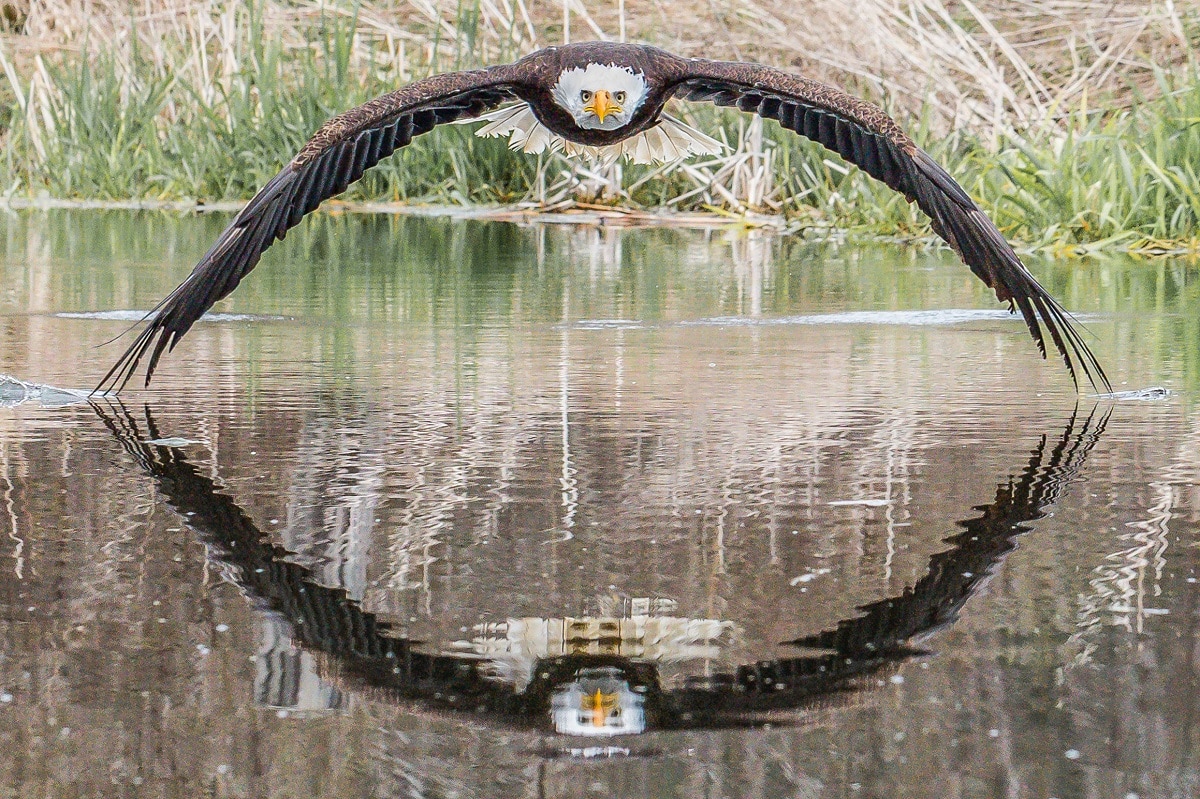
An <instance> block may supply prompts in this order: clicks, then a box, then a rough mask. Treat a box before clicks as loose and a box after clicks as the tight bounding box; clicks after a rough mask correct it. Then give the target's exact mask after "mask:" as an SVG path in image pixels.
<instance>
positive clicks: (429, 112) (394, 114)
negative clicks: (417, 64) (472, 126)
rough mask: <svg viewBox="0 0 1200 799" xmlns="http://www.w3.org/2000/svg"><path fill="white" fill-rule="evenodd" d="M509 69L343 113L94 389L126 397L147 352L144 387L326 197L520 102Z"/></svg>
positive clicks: (441, 82)
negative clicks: (408, 149) (437, 133)
mask: <svg viewBox="0 0 1200 799" xmlns="http://www.w3.org/2000/svg"><path fill="white" fill-rule="evenodd" d="M515 75H517V73H515V72H514V70H513V69H512V67H511V66H503V67H492V68H491V69H486V70H474V71H469V72H451V73H446V74H443V75H434V76H432V77H429V78H425V79H423V80H419V81H416V82H415V83H412V84H409V85H408V86H405V87H404V88H402V89H397V90H396V91H394V92H391V93H389V94H385V95H383V96H381V97H377V98H375V99H374V100H371V101H369V102H367V103H364V104H363V105H360V106H358V107H357V108H352V109H351V110H349V111H347V112H345V113H343V114H339V115H338V116H336V117H333V118H332V119H330V120H329V121H328V122H326V123H325V124H324V125H322V126H321V127H320V129H318V130H317V132H316V133H315V134H313V137H312V138H311V139H309V140H308V143H307V144H305V145H304V147H303V148H302V149H301V150H300V152H299V153H297V154H296V157H295V158H293V159H292V160H291V161H290V162H289V163H288V164H287V166H285V167H284V168H283V170H282V171H281V172H280V173H279V174H278V175H276V176H275V177H274V178H272V179H271V180H270V182H268V183H267V185H266V186H264V187H263V188H262V189H260V190H259V192H258V194H256V195H254V197H253V199H251V200H250V202H248V203H247V204H246V206H245V207H244V208H242V210H241V211H240V212H239V213H238V215H237V216H236V217H234V219H233V221H232V222H231V223H230V224H229V227H227V228H225V231H224V232H223V233H222V234H221V235H220V237H219V238H218V239H217V240H216V242H215V243H214V244H213V245H212V247H211V248H210V249H209V251H208V252H207V253H205V255H204V257H203V258H201V259H200V262H199V263H198V264H196V266H195V268H194V269H193V270H192V273H191V274H190V275H188V276H187V278H186V279H185V280H184V281H183V282H182V283H181V284H179V286H178V288H176V289H175V290H174V291H173V292H171V293H170V294H169V295H168V296H167V297H166V299H164V300H163V301H162V302H160V303H159V304H158V305H157V306H156V307H155V308H154V310H152V311H151V312H150V313H149V314H148V315H147V316H148V317H150V321H149V323H148V324H147V325H146V327H145V328H143V329H142V331H141V332H140V333H139V334H138V337H137V338H136V339H135V340H134V342H133V344H132V345H130V347H129V349H127V350H126V351H125V353H124V354H123V355H122V356H121V358H120V359H119V360H118V361H117V362H116V363H115V364H113V367H112V368H111V369H109V370H108V374H106V375H105V376H104V379H102V380H101V381H100V385H99V386H97V387H96V391H97V392H106V391H109V390H115V391H120V390H121V389H122V388H124V386H125V384H126V383H128V382H129V379H130V378H131V377H133V373H134V372H135V371H136V369H137V366H138V363H139V362H140V361H141V359H142V356H144V355H146V353H147V352H149V362H148V363H147V365H146V384H147V385H149V383H150V377H151V376H152V375H153V374H154V368H155V366H157V365H158V361H159V359H160V358H161V357H162V355H163V353H164V352H166V351H169V350H171V349H174V347H175V345H176V344H178V343H179V340H180V339H181V338H183V335H184V334H185V333H187V331H188V330H189V329H190V328H191V326H192V325H193V324H195V322H196V320H198V319H199V318H200V317H201V316H203V315H204V313H205V312H206V311H207V310H208V309H209V308H211V307H212V306H213V303H215V302H217V300H220V299H221V298H222V297H224V296H226V295H227V294H229V293H230V292H231V291H233V290H234V288H236V287H237V285H238V283H239V282H240V281H241V279H242V278H243V277H245V276H246V274H247V273H248V272H249V271H250V270H251V269H253V268H254V267H255V265H256V264H257V263H258V259H259V258H260V257H261V256H262V253H263V251H264V250H266V249H267V248H268V247H270V246H271V244H272V243H274V242H275V240H276V239H282V238H283V237H284V235H285V234H286V233H287V231H288V230H289V229H290V228H292V227H295V226H296V225H297V224H299V223H300V220H301V219H303V218H304V216H305V215H306V214H308V213H309V212H311V211H313V210H315V209H316V208H317V206H318V205H320V204H321V203H322V202H324V201H325V200H327V199H329V198H330V197H333V196H335V195H337V194H341V193H342V192H343V191H345V190H346V187H347V186H349V185H350V184H351V183H353V182H355V181H356V180H358V179H359V178H360V177H362V175H363V172H365V171H366V170H368V169H370V168H371V167H373V166H375V164H377V163H378V162H379V161H380V160H381V159H383V158H386V157H387V156H389V155H391V154H392V153H393V152H395V151H396V150H398V149H399V148H401V147H404V146H405V145H407V144H408V143H409V142H411V141H412V139H413V137H414V136H418V135H420V134H422V133H426V132H428V131H430V130H433V128H434V127H435V126H437V125H440V124H443V123H446V122H453V121H455V120H458V119H462V118H465V117H472V116H479V115H480V114H482V113H484V112H485V111H488V110H490V109H492V108H495V107H496V106H497V105H499V104H500V103H502V102H504V101H506V100H511V99H515V93H514V91H513V85H512V78H513V77H514V76H515Z"/></svg>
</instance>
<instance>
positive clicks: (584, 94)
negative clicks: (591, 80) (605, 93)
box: [579, 89, 592, 103]
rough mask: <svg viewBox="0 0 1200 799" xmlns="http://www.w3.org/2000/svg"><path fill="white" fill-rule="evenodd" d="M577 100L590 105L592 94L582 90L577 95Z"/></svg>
mask: <svg viewBox="0 0 1200 799" xmlns="http://www.w3.org/2000/svg"><path fill="white" fill-rule="evenodd" d="M579 99H580V100H583V101H584V102H585V103H590V102H591V101H592V93H591V92H589V91H588V90H587V89H584V90H583V91H581V92H580V93H579Z"/></svg>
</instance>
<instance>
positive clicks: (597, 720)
mask: <svg viewBox="0 0 1200 799" xmlns="http://www.w3.org/2000/svg"><path fill="white" fill-rule="evenodd" d="M597 94H599V92H597ZM597 116H599V114H597ZM600 121H601V122H603V121H604V118H603V117H600ZM604 705H605V702H604V694H602V693H600V689H599V688H597V689H596V694H595V695H594V696H593V697H592V726H593V727H603V726H604V718H605V716H607V715H608V714H607V713H605V710H607V708H606V707H605V706H604Z"/></svg>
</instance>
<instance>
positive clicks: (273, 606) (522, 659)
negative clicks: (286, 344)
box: [96, 405, 1108, 737]
mask: <svg viewBox="0 0 1200 799" xmlns="http://www.w3.org/2000/svg"><path fill="white" fill-rule="evenodd" d="M96 409H97V412H98V413H99V414H100V416H101V418H102V419H103V421H104V423H105V424H106V425H107V426H108V427H109V429H110V430H112V432H113V433H114V434H115V435H116V437H117V438H118V440H119V441H120V443H121V444H122V446H123V447H124V448H125V449H126V450H127V451H128V452H129V453H130V454H131V455H132V456H133V457H134V458H135V459H136V460H137V461H138V463H139V464H140V465H141V466H142V467H143V468H144V469H145V470H146V471H147V472H148V473H149V474H150V475H151V476H153V477H154V478H155V479H156V480H157V482H158V485H159V488H160V490H161V491H162V493H163V495H164V496H165V498H166V500H167V502H168V503H169V504H170V505H171V506H172V507H173V508H174V509H175V510H176V512H178V513H179V514H180V516H181V519H182V521H183V522H184V523H185V524H186V525H187V526H188V527H189V528H190V529H192V530H193V531H195V533H196V534H197V535H198V536H199V537H200V539H201V540H202V541H204V542H205V543H206V544H207V545H208V546H209V547H210V552H211V555H212V557H213V558H215V559H216V560H217V561H218V562H219V563H220V565H221V566H222V567H224V568H223V570H224V572H225V573H226V574H227V575H228V576H229V577H230V579H232V580H233V581H234V582H235V583H236V584H237V585H238V586H239V587H240V588H241V589H242V590H243V591H244V592H245V594H246V595H247V596H248V597H249V598H250V599H251V600H252V601H254V602H255V603H256V604H258V605H259V606H260V607H262V608H263V609H265V610H267V611H270V612H271V613H272V614H276V615H277V617H278V618H280V619H282V620H283V621H286V622H287V623H288V624H289V625H290V627H291V629H292V639H293V642H294V643H295V644H297V645H299V646H300V647H301V648H303V649H304V650H306V651H307V652H309V653H312V655H314V656H315V657H316V658H317V659H318V660H319V661H320V662H321V664H322V666H323V668H324V669H326V670H327V671H328V672H331V673H334V674H336V675H337V677H338V682H339V684H340V685H341V686H342V687H344V688H346V689H349V690H368V691H370V693H371V694H372V695H373V696H374V697H376V698H387V699H390V700H391V701H395V702H399V703H404V704H412V705H418V706H421V707H423V708H425V709H427V710H433V711H439V712H447V713H454V714H463V715H469V716H470V717H472V718H477V719H491V720H492V721H494V722H497V723H500V724H504V725H509V726H518V727H526V728H546V727H547V726H550V727H552V728H553V729H554V730H555V731H557V732H558V733H562V734H565V735H572V736H596V737H601V736H605V737H607V736H618V735H631V734H636V733H641V732H645V731H648V730H655V729H681V728H698V727H707V728H713V727H729V726H743V725H750V724H757V723H763V722H768V721H770V722H776V723H778V722H789V721H795V720H798V719H799V718H800V716H801V714H802V713H803V712H804V711H805V710H807V709H810V708H812V707H814V706H818V705H819V706H825V705H827V704H828V703H829V700H830V699H831V698H834V699H836V698H837V697H839V696H842V697H845V696H848V695H850V694H851V693H852V692H855V691H860V690H864V689H869V688H871V687H873V686H876V685H879V684H880V678H881V677H883V676H886V675H888V674H889V673H891V672H893V671H894V670H895V669H896V668H897V667H898V666H899V665H900V664H901V663H902V662H903V661H905V660H906V659H908V658H910V657H912V656H913V655H915V654H919V653H920V650H919V649H917V648H915V646H914V644H915V642H917V641H919V640H920V638H921V637H922V636H924V635H927V634H928V633H930V632H932V631H934V630H936V629H938V628H939V627H942V626H945V625H947V624H949V623H951V622H953V621H954V620H955V618H956V616H957V614H958V611H959V609H960V608H961V607H962V606H963V604H964V603H965V602H966V601H967V600H968V599H970V597H971V596H972V595H973V594H974V593H975V592H976V591H977V590H978V588H979V587H980V585H981V584H982V583H983V582H984V581H985V580H986V579H987V577H988V576H989V575H990V574H991V572H992V571H993V570H994V569H995V567H996V566H997V564H998V563H999V562H1000V561H1001V559H1002V558H1003V557H1004V556H1005V555H1006V554H1007V553H1008V552H1009V551H1011V550H1012V548H1013V546H1014V543H1015V539H1016V538H1017V536H1019V535H1020V534H1021V533H1022V532H1024V531H1025V530H1026V529H1027V528H1026V527H1025V525H1026V523H1028V522H1030V521H1033V520H1036V519H1038V518H1040V517H1041V516H1042V515H1043V514H1044V512H1045V508H1046V507H1047V506H1048V505H1049V504H1051V503H1053V502H1054V501H1055V500H1056V499H1057V498H1058V496H1059V494H1060V493H1061V492H1062V490H1063V489H1064V488H1065V487H1066V486H1067V485H1069V484H1070V483H1071V481H1072V479H1073V478H1074V476H1075V475H1076V474H1077V473H1078V471H1079V469H1080V467H1081V466H1082V464H1083V462H1084V460H1085V458H1086V457H1087V454H1088V452H1089V451H1091V449H1092V448H1093V446H1094V445H1095V443H1096V441H1097V440H1098V439H1099V437H1100V435H1101V434H1102V432H1103V430H1104V427H1105V423H1106V422H1107V419H1108V416H1107V414H1105V415H1103V416H1102V417H1100V418H1096V416H1095V411H1093V413H1092V415H1089V416H1088V417H1087V418H1086V419H1083V420H1080V419H1079V418H1078V416H1076V415H1072V417H1071V418H1070V420H1069V421H1068V422H1067V424H1066V426H1065V428H1064V429H1063V430H1062V431H1061V433H1060V434H1059V435H1058V436H1057V437H1055V438H1053V439H1051V438H1050V437H1049V436H1042V438H1041V440H1040V441H1039V442H1038V443H1037V445H1036V446H1035V448H1034V449H1033V451H1032V454H1031V456H1030V458H1029V461H1028V462H1027V463H1026V464H1025V465H1024V466H1023V467H1022V468H1021V469H1020V471H1019V473H1017V474H1016V475H1015V476H1014V477H1011V478H1010V479H1009V481H1008V482H1007V483H1004V484H1002V485H1000V487H999V488H998V490H997V492H996V497H995V499H994V500H993V501H992V502H991V503H990V504H988V505H984V506H980V507H979V508H977V509H976V510H978V511H979V514H978V515H976V516H974V517H972V518H970V519H967V520H965V521H962V522H960V523H959V524H960V526H961V527H962V528H963V529H962V530H961V531H960V532H958V533H957V534H955V535H953V536H952V537H950V538H948V539H947V540H946V543H947V544H949V545H950V548H949V549H947V550H945V551H943V552H940V553H938V554H936V555H934V556H933V557H931V558H930V560H929V567H928V571H927V573H926V575H925V577H923V578H922V579H921V580H919V581H918V582H917V583H916V584H915V585H913V586H912V587H911V588H909V589H906V590H905V591H904V592H903V593H902V594H900V595H898V596H894V597H889V598H886V599H883V600H880V601H878V602H875V603H872V604H870V605H867V606H865V607H863V608H861V609H860V610H862V611H864V612H863V614H862V615H859V616H857V617H855V618H853V619H847V620H845V621H842V622H840V623H839V624H838V625H836V627H835V628H834V629H832V630H829V631H826V632H822V633H819V634H816V635H811V636H807V637H804V638H800V639H797V640H794V641H791V642H789V643H790V644H791V645H792V646H794V647H796V648H797V656H796V657H791V658H777V659H773V660H764V661H760V662H757V663H753V664H747V665H744V666H740V667H738V668H737V669H735V670H732V671H724V672H720V671H718V672H713V673H708V674H706V675H704V676H701V677H691V678H689V679H688V680H687V681H686V682H684V683H683V684H682V685H681V686H680V687H678V688H672V689H669V690H668V689H665V688H664V687H663V685H662V683H661V681H660V679H659V664H661V663H663V662H666V661H669V660H671V659H673V658H675V659H687V658H689V657H710V656H711V652H712V651H713V649H714V647H715V646H716V643H715V642H716V639H717V638H718V637H719V636H720V634H721V630H722V629H723V623H722V622H720V621H717V620H711V619H681V618H664V617H656V616H654V615H653V614H649V615H637V614H634V615H628V614H627V616H626V617H625V618H606V619H513V620H509V622H507V623H506V624H504V625H485V626H484V627H487V628H488V629H484V628H482V627H481V628H480V630H481V631H482V632H483V633H485V635H483V636H482V637H480V638H477V639H476V641H475V642H474V644H472V645H469V646H466V647H464V648H463V651H460V652H453V653H436V654H430V653H427V652H423V651H421V647H420V645H419V643H418V642H414V641H410V640H407V639H404V638H399V637H394V636H392V635H389V634H388V631H387V627H386V624H385V623H383V622H382V621H381V620H379V619H377V617H376V616H375V615H374V614H373V613H369V612H367V611H365V610H363V609H362V608H361V607H360V606H359V604H358V603H357V602H355V601H354V600H352V599H350V598H349V597H348V596H347V594H346V592H345V591H344V590H342V589H340V588H330V587H327V586H323V585H321V584H319V583H318V582H316V579H315V577H314V575H313V573H312V572H311V570H310V569H308V568H306V567H305V566H302V565H299V564H297V563H295V562H293V561H292V560H291V559H290V558H291V555H292V553H290V552H289V551H288V550H286V549H284V548H282V547H280V546H278V545H276V544H273V543H271V542H270V541H269V540H268V539H267V538H266V537H265V536H264V535H263V533H262V531H261V530H260V529H258V528H257V527H256V526H255V525H254V523H253V522H252V521H251V520H250V518H249V517H248V516H247V515H246V514H245V513H244V512H243V511H242V509H241V508H240V507H238V505H237V504H236V503H235V502H234V501H233V500H232V499H231V498H230V497H229V496H227V495H225V494H223V493H221V492H220V491H219V490H218V489H217V487H216V485H215V484H214V483H213V480H212V479H211V478H209V477H206V476H205V475H204V474H202V473H201V471H200V470H199V469H198V468H197V467H196V466H194V465H193V464H192V463H190V462H189V461H188V459H187V457H186V456H185V454H184V453H183V451H182V450H181V449H178V448H175V447H171V446H165V445H162V444H161V443H157V444H156V443H148V441H147V440H149V441H161V439H160V436H159V432H158V430H157V429H156V426H155V424H154V421H153V419H152V418H151V417H150V414H149V412H148V411H147V414H146V424H147V428H148V429H147V430H145V431H143V430H141V429H139V425H138V423H137V422H136V421H135V419H134V418H133V417H132V416H131V415H130V414H129V413H128V412H127V411H126V410H125V409H124V408H123V407H121V406H119V405H111V406H109V407H108V408H102V407H100V406H98V405H97V406H96ZM639 625H640V626H639ZM501 627H503V629H500V628H501ZM648 629H651V630H653V631H657V632H653V634H651V635H650V637H649V638H648V637H647V635H648V633H647V632H646V631H647V630H648ZM514 630H518V631H520V633H521V634H520V635H519V636H517V637H523V640H525V644H524V645H523V647H514V646H513V645H512V642H511V640H508V643H505V638H507V639H512V638H513V635H514ZM550 630H557V631H558V632H557V633H556V635H557V636H558V637H557V638H554V636H553V635H551V634H550V632H548V631H550ZM631 631H632V632H631ZM500 633H503V634H504V636H500V635H499V634H500ZM639 636H640V637H639ZM551 639H553V643H552V642H551ZM529 641H540V642H541V643H540V644H537V645H529V643H528V642H529ZM518 649H519V650H520V651H517V650H518Z"/></svg>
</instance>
